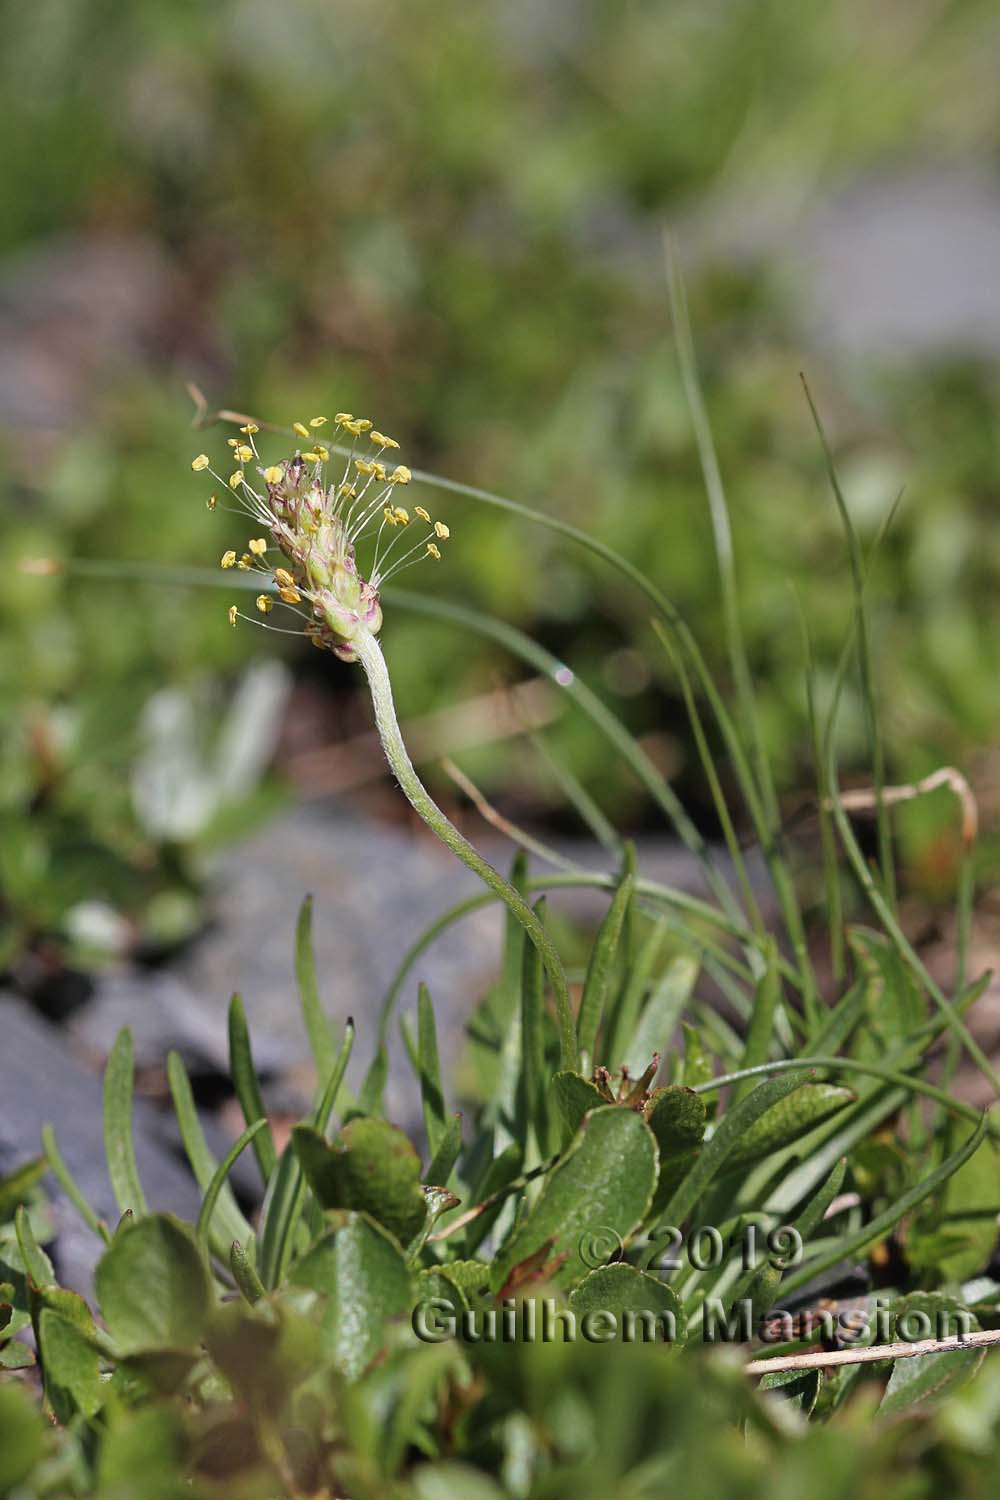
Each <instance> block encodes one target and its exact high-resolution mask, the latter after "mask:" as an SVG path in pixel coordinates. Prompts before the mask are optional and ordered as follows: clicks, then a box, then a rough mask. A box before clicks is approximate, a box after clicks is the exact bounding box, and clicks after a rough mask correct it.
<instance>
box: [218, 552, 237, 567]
mask: <svg viewBox="0 0 1000 1500" xmlns="http://www.w3.org/2000/svg"><path fill="white" fill-rule="evenodd" d="M235 566H236V553H235V552H233V551H232V550H230V551H229V552H223V554H222V560H221V562H220V563H219V567H220V568H235Z"/></svg>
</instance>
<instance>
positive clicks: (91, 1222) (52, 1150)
mask: <svg viewBox="0 0 1000 1500" xmlns="http://www.w3.org/2000/svg"><path fill="white" fill-rule="evenodd" d="M42 1149H43V1150H44V1152H45V1160H46V1162H47V1163H48V1166H49V1170H50V1171H51V1172H52V1175H53V1176H54V1177H55V1178H56V1180H57V1181H58V1183H59V1185H60V1187H61V1188H62V1190H63V1192H64V1193H65V1194H66V1197H67V1198H68V1199H69V1201H70V1202H71V1203H72V1205H73V1207H74V1208H75V1209H76V1211H77V1213H78V1214H79V1215H80V1218H81V1219H82V1220H83V1222H84V1223H85V1224H86V1225H87V1227H88V1228H89V1229H92V1230H93V1231H94V1233H95V1234H96V1235H98V1236H99V1237H100V1238H101V1239H102V1240H103V1241H104V1243H105V1244H106V1245H109V1244H110V1243H111V1231H110V1229H109V1228H108V1226H107V1225H106V1224H105V1223H104V1221H103V1220H102V1219H99V1218H98V1216H97V1214H96V1213H95V1212H94V1210H93V1209H92V1208H91V1206H90V1204H89V1203H88V1202H87V1200H86V1198H85V1197H84V1196H83V1194H82V1193H81V1191H80V1189H79V1187H78V1186H77V1184H76V1181H75V1179H74V1177H73V1174H72V1173H71V1172H70V1169H69V1167H67V1165H66V1163H65V1161H63V1158H62V1155H61V1154H60V1151H59V1146H58V1144H57V1142H56V1133H55V1130H54V1128H53V1126H52V1125H51V1124H50V1123H49V1122H48V1121H46V1123H45V1124H44V1125H43V1126H42Z"/></svg>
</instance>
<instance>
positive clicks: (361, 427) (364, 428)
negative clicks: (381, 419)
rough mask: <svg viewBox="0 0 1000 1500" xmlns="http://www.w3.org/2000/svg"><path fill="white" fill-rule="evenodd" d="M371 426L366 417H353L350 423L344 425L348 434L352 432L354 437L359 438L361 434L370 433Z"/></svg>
mask: <svg viewBox="0 0 1000 1500" xmlns="http://www.w3.org/2000/svg"><path fill="white" fill-rule="evenodd" d="M371 425H372V424H371V423H370V422H369V420H368V418H367V417H355V418H354V419H353V420H352V421H350V422H345V423H344V426H345V427H346V428H347V430H348V432H353V433H354V436H355V437H360V436H361V434H362V433H363V432H370V431H371Z"/></svg>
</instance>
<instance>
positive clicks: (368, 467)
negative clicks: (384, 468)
mask: <svg viewBox="0 0 1000 1500" xmlns="http://www.w3.org/2000/svg"><path fill="white" fill-rule="evenodd" d="M354 467H355V468H356V469H357V471H358V473H359V474H374V473H375V465H374V464H370V463H369V462H368V460H367V458H356V459H355V460H354Z"/></svg>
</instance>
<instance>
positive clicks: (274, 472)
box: [264, 464, 285, 484]
mask: <svg viewBox="0 0 1000 1500" xmlns="http://www.w3.org/2000/svg"><path fill="white" fill-rule="evenodd" d="M284 477H285V476H284V474H283V473H282V472H281V470H280V469H279V468H278V465H277V464H272V465H271V467H270V468H269V469H265V470H264V478H265V479H266V480H267V483H268V484H280V483H281V481H282V479H284Z"/></svg>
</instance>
